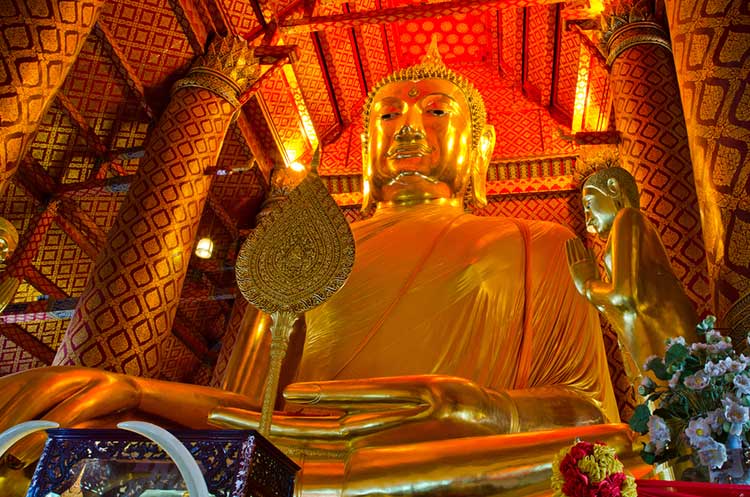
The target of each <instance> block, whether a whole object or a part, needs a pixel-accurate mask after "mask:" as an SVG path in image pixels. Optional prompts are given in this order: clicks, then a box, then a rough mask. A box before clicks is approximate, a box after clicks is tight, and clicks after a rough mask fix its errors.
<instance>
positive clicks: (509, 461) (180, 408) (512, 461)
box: [0, 48, 631, 496]
mask: <svg viewBox="0 0 750 497" xmlns="http://www.w3.org/2000/svg"><path fill="white" fill-rule="evenodd" d="M365 119H366V134H365V137H364V138H365V139H364V140H363V149H364V155H365V162H364V173H365V185H366V186H365V192H364V194H365V202H364V203H363V204H364V206H365V208H366V207H367V206H368V205H371V204H375V213H374V215H373V216H372V218H371V219H368V220H365V221H362V222H359V223H355V224H354V225H352V231H353V233H354V237H355V240H356V244H357V253H356V259H355V263H354V269H353V271H352V274H351V276H350V277H349V280H348V281H347V283H346V285H344V287H343V288H342V289H341V291H339V293H337V294H335V295H334V296H333V297H332V298H330V299H329V300H328V301H327V302H326V303H325V304H323V305H321V306H320V307H318V308H316V309H314V310H313V311H311V312H309V313H308V314H307V315H306V322H307V331H306V340H305V347H304V352H303V354H302V357H301V363H300V364H299V368H298V372H297V378H296V383H293V384H292V385H290V386H288V387H287V388H286V391H285V393H284V395H285V398H286V400H287V402H288V405H287V407H286V409H285V410H284V412H280V413H277V414H276V415H275V416H274V418H273V424H272V427H271V435H270V436H271V439H272V441H274V442H275V443H276V444H277V445H278V446H279V447H280V448H281V449H282V450H284V451H285V452H286V453H287V454H289V455H290V456H291V457H292V458H294V459H295V460H296V461H297V462H298V463H299V464H300V465H301V466H302V468H303V469H302V472H301V475H300V478H299V481H298V485H300V486H301V489H302V493H304V494H310V495H312V494H317V495H360V496H361V495H374V494H378V495H383V494H387V495H448V494H450V495H497V494H500V493H503V494H504V495H526V494H534V495H540V494H541V493H544V492H545V491H546V490H548V488H549V481H548V480H549V471H550V469H549V468H550V466H549V465H550V463H551V461H552V458H553V456H554V454H556V452H557V451H558V450H560V449H561V448H562V447H564V446H567V445H569V444H570V443H571V442H572V441H573V440H574V439H575V438H576V437H588V438H591V439H592V440H603V441H606V442H609V443H610V444H612V445H614V446H615V447H617V448H618V449H620V450H621V452H623V453H628V451H629V450H630V444H631V439H630V436H629V433H630V432H629V430H628V429H627V428H626V427H625V425H622V424H605V423H616V422H617V421H618V415H617V411H616V407H615V400H614V396H613V392H612V388H611V385H610V381H609V374H608V369H607V362H606V357H605V353H604V347H603V344H602V340H601V333H600V330H599V325H598V319H597V316H596V312H595V311H594V309H593V308H591V307H590V306H589V305H588V303H587V302H586V301H585V299H583V298H581V296H580V295H578V293H577V291H576V289H575V287H574V285H573V283H572V282H571V280H570V278H569V276H568V272H567V269H566V260H565V241H566V240H567V239H568V238H570V236H571V233H570V231H569V230H567V229H566V228H563V227H562V226H559V225H555V224H551V223H544V222H534V221H523V220H516V219H508V218H494V217H493V218H488V217H476V216H473V215H470V214H467V213H465V212H464V209H463V206H462V201H463V198H464V193H465V190H466V188H467V184H468V183H469V178H470V177H471V178H473V181H472V184H473V194H474V196H475V197H476V198H477V199H479V200H482V199H483V197H484V191H483V188H484V178H485V175H486V169H487V166H488V164H489V160H490V157H491V154H492V148H493V146H494V131H493V129H492V127H491V126H488V125H487V124H486V113H485V109H484V104H483V103H482V100H481V97H480V95H479V94H478V92H477V91H476V90H475V89H474V87H473V86H472V85H471V84H470V83H468V82H467V81H466V80H464V79H463V78H462V77H460V76H458V75H456V74H455V73H454V72H453V71H451V70H449V69H448V68H446V67H445V66H444V65H443V64H442V62H441V61H440V60H439V59H438V58H437V57H436V50H434V48H433V49H432V50H431V52H430V55H429V56H428V57H427V58H426V59H425V60H424V61H423V62H422V63H421V64H419V65H417V66H414V67H410V68H407V69H404V70H402V71H401V72H398V73H396V74H394V75H391V76H390V77H388V78H387V79H386V80H385V81H383V82H381V83H380V84H378V85H376V86H375V87H374V89H373V91H372V92H371V94H370V97H369V100H368V102H367V106H366V109H365ZM256 374H262V372H260V373H258V372H257V371H256ZM39 392H44V395H39ZM257 406H258V403H257V401H256V400H254V399H253V398H251V397H248V396H243V395H239V394H234V393H229V392H225V391H221V390H218V389H211V388H207V387H199V386H195V385H184V384H175V383H169V382H163V381H158V380H153V379H144V378H136V377H128V376H123V375H119V374H113V373H108V372H105V371H99V370H90V369H85V368H45V369H39V370H31V371H27V372H24V373H19V374H18V375H15V376H9V377H5V378H0V428H2V427H7V426H9V425H12V424H14V423H16V422H19V421H22V420H25V419H29V418H35V417H44V418H45V419H49V420H54V421H58V422H59V423H61V424H62V425H63V426H73V425H80V424H86V425H92V424H97V423H98V422H99V421H98V420H100V419H101V420H102V422H104V423H111V422H112V419H113V418H123V417H132V416H134V415H138V416H146V417H148V416H151V417H156V418H157V419H161V420H169V421H171V422H173V423H175V424H178V425H182V426H187V427H194V428H200V427H205V426H206V425H207V423H208V418H209V417H210V421H211V422H212V423H214V424H219V425H221V426H231V427H243V428H244V427H248V428H252V427H256V426H257V422H258V418H259V413H258V412H257ZM29 449H30V443H26V444H25V445H24V446H21V447H17V448H16V449H15V450H14V451H13V454H14V455H15V456H16V457H18V458H22V459H28V458H30V457H31V456H30V455H28V454H29Z"/></svg>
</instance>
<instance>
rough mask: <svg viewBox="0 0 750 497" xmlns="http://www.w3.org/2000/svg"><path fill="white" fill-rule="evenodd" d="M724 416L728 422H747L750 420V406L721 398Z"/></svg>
mask: <svg viewBox="0 0 750 497" xmlns="http://www.w3.org/2000/svg"><path fill="white" fill-rule="evenodd" d="M721 403H722V404H724V418H726V420H727V421H728V422H730V423H747V422H748V421H750V407H745V406H742V405H740V404H738V403H737V402H734V401H732V400H730V399H723V400H722V401H721Z"/></svg>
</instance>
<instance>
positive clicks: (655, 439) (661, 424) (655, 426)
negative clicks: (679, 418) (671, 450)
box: [648, 414, 671, 455]
mask: <svg viewBox="0 0 750 497" xmlns="http://www.w3.org/2000/svg"><path fill="white" fill-rule="evenodd" d="M648 434H649V437H650V438H651V443H652V444H653V445H654V453H655V454H656V455H659V454H661V453H662V452H664V449H666V448H667V443H668V442H669V441H670V440H671V435H670V433H669V427H668V426H667V423H666V422H665V421H664V420H663V419H662V418H661V417H660V416H657V415H655V414H652V415H651V416H650V417H649V418H648Z"/></svg>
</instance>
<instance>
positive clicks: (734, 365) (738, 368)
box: [727, 359, 747, 374]
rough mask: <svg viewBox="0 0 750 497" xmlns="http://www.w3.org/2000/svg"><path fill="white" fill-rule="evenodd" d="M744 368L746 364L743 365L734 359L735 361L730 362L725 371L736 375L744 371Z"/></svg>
mask: <svg viewBox="0 0 750 497" xmlns="http://www.w3.org/2000/svg"><path fill="white" fill-rule="evenodd" d="M745 368H747V364H746V363H744V362H742V361H740V360H737V359H735V360H733V361H731V363H730V364H729V367H728V368H727V370H728V371H729V372H730V373H734V374H737V373H741V372H743V371H744V370H745Z"/></svg>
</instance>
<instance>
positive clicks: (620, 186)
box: [581, 164, 640, 238]
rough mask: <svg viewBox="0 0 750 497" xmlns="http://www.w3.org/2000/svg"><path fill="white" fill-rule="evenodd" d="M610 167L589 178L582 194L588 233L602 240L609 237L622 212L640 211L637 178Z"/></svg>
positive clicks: (613, 166)
mask: <svg viewBox="0 0 750 497" xmlns="http://www.w3.org/2000/svg"><path fill="white" fill-rule="evenodd" d="M607 166H608V167H607ZM607 166H604V167H601V168H599V169H597V170H596V172H594V173H593V174H591V175H589V176H588V177H586V179H585V180H584V182H583V188H582V191H581V200H582V202H583V211H584V213H585V215H586V230H587V231H588V232H589V233H596V234H598V235H599V237H600V238H607V236H609V231H610V230H611V229H612V224H613V223H614V221H615V216H617V213H618V212H619V211H620V209H622V208H624V207H632V208H634V209H638V208H640V200H639V196H638V186H637V185H636V183H635V178H633V176H632V175H631V174H630V173H629V172H628V171H626V170H625V169H623V168H621V167H619V166H617V165H611V164H610V165H607Z"/></svg>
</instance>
